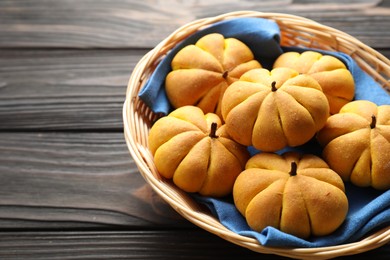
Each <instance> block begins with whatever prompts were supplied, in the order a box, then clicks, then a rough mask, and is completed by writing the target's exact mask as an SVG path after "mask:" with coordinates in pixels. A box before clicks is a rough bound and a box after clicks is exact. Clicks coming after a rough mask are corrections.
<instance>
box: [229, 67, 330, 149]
mask: <svg viewBox="0 0 390 260" xmlns="http://www.w3.org/2000/svg"><path fill="white" fill-rule="evenodd" d="M222 116H223V119H224V120H225V124H226V128H227V131H228V133H229V135H230V136H231V137H232V138H233V139H234V140H236V141H237V142H238V143H240V144H243V145H246V146H250V145H252V146H254V147H255V148H257V149H259V150H262V151H268V152H270V151H272V152H273V151H277V150H280V149H282V148H284V147H285V146H291V147H294V146H298V145H302V144H304V143H306V142H307V141H309V140H310V139H311V138H313V137H314V136H315V134H316V132H317V131H318V130H319V129H321V128H322V127H323V125H324V124H325V122H326V119H327V118H328V117H329V103H328V101H327V99H326V96H325V95H324V93H323V92H322V89H321V86H320V85H319V84H318V83H317V81H316V80H314V79H313V78H312V77H310V76H309V75H304V74H303V75H299V73H298V72H297V71H295V70H293V69H289V68H276V69H273V70H272V71H269V70H267V69H253V70H250V71H248V72H246V73H245V74H243V75H242V76H241V77H240V80H238V81H236V82H234V83H232V84H231V85H230V86H229V88H228V89H227V90H226V92H225V95H224V96H223V99H222Z"/></svg>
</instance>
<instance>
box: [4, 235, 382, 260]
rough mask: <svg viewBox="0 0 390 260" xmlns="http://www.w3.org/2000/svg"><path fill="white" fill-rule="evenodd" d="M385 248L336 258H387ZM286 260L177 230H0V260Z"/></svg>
mask: <svg viewBox="0 0 390 260" xmlns="http://www.w3.org/2000/svg"><path fill="white" fill-rule="evenodd" d="M389 254H390V246H389V245H386V246H383V247H380V248H378V249H375V250H371V251H367V252H364V253H361V254H359V255H349V256H343V257H339V258H336V259H356V258H357V256H359V257H360V258H359V259H368V258H370V257H375V259H378V260H382V259H383V260H384V259H388V256H389ZM31 257H33V259H36V260H43V259H61V260H65V259H172V260H174V259H275V260H276V259H280V260H281V259H290V258H287V257H282V256H278V255H274V254H262V253H257V252H253V251H250V250H249V249H246V248H243V247H240V246H237V245H235V244H232V243H230V242H227V241H225V240H223V239H221V238H219V237H217V236H215V235H213V234H210V233H208V232H206V231H204V230H200V229H189V230H176V231H163V230H161V231H155V230H150V231H100V232H88V231H68V232H3V233H2V234H1V236H0V258H1V259H27V258H31Z"/></svg>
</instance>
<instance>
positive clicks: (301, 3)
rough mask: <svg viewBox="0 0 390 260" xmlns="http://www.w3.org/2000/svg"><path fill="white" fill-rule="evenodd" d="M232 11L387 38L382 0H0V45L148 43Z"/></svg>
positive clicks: (389, 15)
mask: <svg viewBox="0 0 390 260" xmlns="http://www.w3.org/2000/svg"><path fill="white" fill-rule="evenodd" d="M173 7H174V8H173ZM238 10H253V11H261V12H281V13H289V14H295V15H301V16H305V17H307V18H310V19H313V20H315V21H318V22H320V23H323V24H325V25H329V26H331V27H334V28H336V29H339V30H342V31H344V32H347V33H349V34H351V35H353V36H355V37H357V38H358V39H360V40H361V41H363V42H365V43H366V44H367V45H369V46H372V47H375V48H380V47H387V46H388V42H389V40H390V32H389V31H388V30H387V28H389V26H390V9H389V8H388V6H387V4H386V1H383V0H382V1H381V0H367V1H363V0H359V1H345V0H344V1H307V0H294V1H293V0H278V1H272V0H263V1H252V0H241V1H237V0H227V1H226V0H217V1H208V0H198V1H180V0H168V1H158V0H145V1H137V0H121V1H118V0H116V1H105V0H94V1H92V0H81V1H76V0H62V1H48V0H36V1H34V5H31V2H30V1H28V0H17V1H14V0H3V1H1V2H0V35H1V40H0V47H3V48H15V47H19V48H22V47H38V48H41V47H66V48H94V47H103V48H145V47H149V48H152V47H153V46H155V45H156V44H157V43H158V42H160V41H161V40H162V39H164V38H165V37H166V36H167V35H169V34H170V33H172V32H173V31H174V30H175V29H177V28H178V27H180V26H182V25H184V24H185V23H188V22H190V21H193V20H195V19H199V18H205V17H210V16H215V15H219V14H223V13H226V12H232V11H238Z"/></svg>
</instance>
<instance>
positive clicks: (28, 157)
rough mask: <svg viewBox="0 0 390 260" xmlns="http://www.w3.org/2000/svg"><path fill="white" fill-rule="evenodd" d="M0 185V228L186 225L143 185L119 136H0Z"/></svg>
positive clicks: (38, 134) (34, 134)
mask: <svg viewBox="0 0 390 260" xmlns="http://www.w3.org/2000/svg"><path fill="white" fill-rule="evenodd" d="M0 180H1V192H0V228H15V226H17V225H12V223H10V222H12V220H15V221H16V224H19V225H21V224H23V221H25V224H26V226H27V227H28V226H29V225H28V221H30V222H31V221H35V222H42V223H41V225H40V227H46V223H47V222H58V223H61V222H75V223H76V224H77V223H86V224H87V225H86V226H88V225H89V224H108V225H121V226H138V227H141V226H144V227H145V226H147V227H152V226H164V225H170V226H175V227H180V226H181V225H184V226H185V225H188V223H187V221H186V220H184V219H183V218H182V217H181V216H179V214H177V213H176V212H175V211H174V210H173V209H172V208H171V207H170V206H169V205H168V204H166V203H165V202H164V201H163V200H162V199H161V198H160V197H158V196H157V195H156V194H155V193H154V191H153V190H152V189H151V187H150V186H149V185H148V184H147V183H146V182H145V181H144V179H143V178H142V176H141V175H140V174H139V172H138V169H137V167H136V165H135V163H134V161H133V160H132V158H131V156H130V154H129V152H128V150H127V147H126V144H125V140H124V137H123V134H122V133H91V132H89V133H59V132H48V133H0ZM2 220H4V221H5V222H4V223H2ZM20 221H22V222H20ZM36 224H37V223H34V225H35V226H39V225H36ZM76 226H77V225H76ZM21 227H23V226H19V228H21Z"/></svg>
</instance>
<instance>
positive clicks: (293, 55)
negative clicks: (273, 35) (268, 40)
mask: <svg viewBox="0 0 390 260" xmlns="http://www.w3.org/2000/svg"><path fill="white" fill-rule="evenodd" d="M279 67H288V68H292V69H295V70H297V71H298V72H299V73H305V74H309V75H310V76H312V77H313V78H314V79H315V80H317V81H318V83H319V84H320V85H321V87H322V91H323V92H324V93H325V95H326V97H327V99H328V101H329V106H330V113H331V114H336V113H338V112H339V110H340V108H341V107H342V106H343V105H345V104H346V103H348V102H350V101H352V99H353V97H354V96H355V82H354V79H353V76H352V74H351V73H350V71H349V70H348V69H347V67H346V66H345V65H344V63H343V62H341V61H340V60H339V59H337V58H336V57H334V56H330V55H322V54H321V53H319V52H316V51H305V52H303V53H298V52H293V51H291V52H285V53H283V54H282V55H280V56H279V57H278V58H277V59H276V61H275V63H274V68H279Z"/></svg>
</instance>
